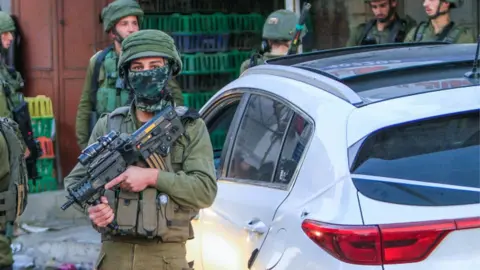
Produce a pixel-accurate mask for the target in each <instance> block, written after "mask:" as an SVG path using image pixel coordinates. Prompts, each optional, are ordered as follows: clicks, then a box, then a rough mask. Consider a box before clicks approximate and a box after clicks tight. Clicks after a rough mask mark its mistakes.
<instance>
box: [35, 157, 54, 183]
mask: <svg viewBox="0 0 480 270" xmlns="http://www.w3.org/2000/svg"><path fill="white" fill-rule="evenodd" d="M36 165H37V171H38V174H39V176H40V177H42V178H43V177H47V178H52V177H55V158H40V159H38V160H37V164H36Z"/></svg>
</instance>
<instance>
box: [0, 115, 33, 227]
mask: <svg viewBox="0 0 480 270" xmlns="http://www.w3.org/2000/svg"><path fill="white" fill-rule="evenodd" d="M17 131H18V124H17V123H16V122H15V121H13V120H12V119H10V118H7V117H5V118H0V132H1V133H2V134H3V137H4V138H5V141H6V143H7V147H8V156H9V160H8V162H9V164H10V173H9V175H8V176H7V178H8V182H9V186H8V190H7V191H4V192H0V231H2V232H5V233H6V234H7V235H10V234H11V233H12V232H9V230H10V229H12V228H13V227H12V225H13V223H14V222H15V220H16V219H17V217H19V216H20V215H21V214H22V213H23V211H24V210H25V207H26V206H27V193H28V176H27V165H26V163H25V156H24V153H25V149H24V147H23V144H22V138H21V137H19V136H20V135H19V132H17ZM0 162H7V161H6V160H2V161H0Z"/></svg>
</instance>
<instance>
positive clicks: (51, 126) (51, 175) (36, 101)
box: [25, 96, 58, 193]
mask: <svg viewBox="0 0 480 270" xmlns="http://www.w3.org/2000/svg"><path fill="white" fill-rule="evenodd" d="M25 100H26V101H27V102H28V109H29V113H30V116H31V121H32V131H33V135H34V137H35V139H36V140H38V141H39V142H40V145H41V148H42V151H43V155H42V156H41V157H40V158H39V159H38V160H37V163H36V167H37V172H38V176H39V179H37V180H36V183H35V185H34V184H33V180H32V179H29V180H28V187H29V192H30V193H38V192H42V191H48V190H56V189H57V188H58V185H57V184H58V183H57V179H56V175H55V151H54V146H53V138H54V137H55V118H54V115H53V108H52V101H51V99H50V98H49V97H46V96H37V97H29V98H25Z"/></svg>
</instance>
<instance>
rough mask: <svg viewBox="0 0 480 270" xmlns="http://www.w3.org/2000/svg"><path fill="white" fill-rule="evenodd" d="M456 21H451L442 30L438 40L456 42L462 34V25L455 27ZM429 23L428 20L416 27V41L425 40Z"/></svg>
mask: <svg viewBox="0 0 480 270" xmlns="http://www.w3.org/2000/svg"><path fill="white" fill-rule="evenodd" d="M454 24H455V23H454V22H450V23H449V24H448V25H447V26H445V28H444V29H443V30H442V32H441V33H440V35H439V36H438V38H437V40H436V41H443V42H448V43H455V42H456V41H457V40H458V38H459V37H460V34H461V32H462V31H461V29H460V27H457V28H455V29H454V28H453V26H454ZM428 25H429V23H427V22H421V23H420V24H419V25H418V26H417V28H416V29H415V34H414V35H413V36H414V38H415V39H414V40H413V41H414V42H420V41H422V40H423V35H424V34H425V31H426V30H427V28H428Z"/></svg>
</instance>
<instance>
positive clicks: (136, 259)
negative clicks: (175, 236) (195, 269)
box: [95, 240, 191, 270]
mask: <svg viewBox="0 0 480 270" xmlns="http://www.w3.org/2000/svg"><path fill="white" fill-rule="evenodd" d="M186 253H187V251H186V248H185V243H161V242H152V241H148V242H147V241H145V243H142V242H141V241H139V242H136V243H131V242H130V243H127V242H119V241H111V240H103V242H102V248H101V250H100V254H99V256H98V259H97V263H96V268H95V269H98V270H144V269H145V270H152V269H155V270H157V269H158V270H189V269H191V268H189V267H188V264H187V260H186Z"/></svg>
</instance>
